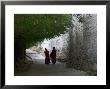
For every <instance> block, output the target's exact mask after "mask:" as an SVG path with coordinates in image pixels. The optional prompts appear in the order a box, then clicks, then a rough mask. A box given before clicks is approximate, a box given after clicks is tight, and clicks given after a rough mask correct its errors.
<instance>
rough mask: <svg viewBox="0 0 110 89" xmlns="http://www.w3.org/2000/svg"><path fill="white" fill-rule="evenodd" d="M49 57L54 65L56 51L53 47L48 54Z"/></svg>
mask: <svg viewBox="0 0 110 89" xmlns="http://www.w3.org/2000/svg"><path fill="white" fill-rule="evenodd" d="M50 57H51V61H52V63H53V64H55V63H56V49H55V47H53V50H52V52H51V54H50Z"/></svg>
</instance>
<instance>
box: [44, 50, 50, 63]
mask: <svg viewBox="0 0 110 89" xmlns="http://www.w3.org/2000/svg"><path fill="white" fill-rule="evenodd" d="M44 53H45V64H49V63H50V57H49V51H48V50H47V49H46V48H45V51H44Z"/></svg>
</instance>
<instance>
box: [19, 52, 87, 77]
mask: <svg viewBox="0 0 110 89" xmlns="http://www.w3.org/2000/svg"><path fill="white" fill-rule="evenodd" d="M28 55H29V56H31V58H32V60H33V64H32V65H31V67H30V68H29V70H27V71H23V72H20V73H18V74H17V75H19V76H85V75H87V73H86V72H84V71H80V70H75V69H73V68H67V67H66V64H65V63H62V62H56V64H52V63H50V64H49V65H47V64H45V60H44V57H43V56H42V55H40V54H36V53H33V54H28Z"/></svg>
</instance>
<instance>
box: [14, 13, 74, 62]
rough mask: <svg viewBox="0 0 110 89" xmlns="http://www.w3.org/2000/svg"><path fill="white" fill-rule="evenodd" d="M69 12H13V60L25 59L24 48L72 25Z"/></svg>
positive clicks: (62, 31)
mask: <svg viewBox="0 0 110 89" xmlns="http://www.w3.org/2000/svg"><path fill="white" fill-rule="evenodd" d="M71 18H72V15H71V14H15V15H14V53H15V62H16V61H18V60H20V59H25V49H26V48H28V47H30V46H32V45H33V44H35V43H36V42H38V41H42V40H43V39H44V38H53V37H55V36H56V35H57V36H58V35H60V34H61V33H64V32H65V31H67V29H69V28H71V27H72V23H71Z"/></svg>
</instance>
